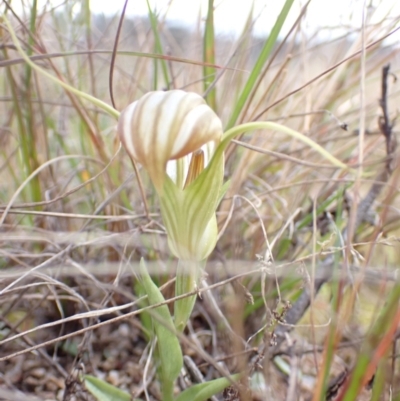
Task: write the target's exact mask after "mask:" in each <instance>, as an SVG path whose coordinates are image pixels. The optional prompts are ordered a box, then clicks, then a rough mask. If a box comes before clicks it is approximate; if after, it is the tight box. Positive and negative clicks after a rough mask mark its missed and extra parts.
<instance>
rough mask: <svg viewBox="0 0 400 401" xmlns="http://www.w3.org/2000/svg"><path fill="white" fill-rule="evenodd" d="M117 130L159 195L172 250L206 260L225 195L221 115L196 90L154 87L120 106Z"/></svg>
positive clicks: (188, 257)
mask: <svg viewBox="0 0 400 401" xmlns="http://www.w3.org/2000/svg"><path fill="white" fill-rule="evenodd" d="M118 134H119V137H120V140H121V142H122V144H123V145H124V147H125V148H126V150H127V152H128V153H129V155H130V156H131V157H132V159H134V160H135V161H136V162H138V163H140V164H141V165H142V166H143V167H144V168H145V169H146V170H147V172H148V174H149V176H150V179H151V180H152V182H153V184H154V187H155V189H156V191H157V193H158V195H159V197H160V204H161V213H162V217H163V221H164V225H165V227H166V230H167V234H168V243H169V246H170V249H171V251H172V253H173V254H174V255H175V256H176V257H178V258H179V259H181V260H186V261H201V260H204V259H206V258H207V256H209V254H210V253H211V252H212V250H213V249H214V247H215V243H216V240H217V234H218V232H217V221H216V216H215V211H216V208H217V206H218V202H219V200H220V199H221V196H222V195H223V185H222V183H223V172H224V161H223V152H219V153H218V154H216V153H215V150H216V149H217V147H218V144H219V143H220V142H221V139H222V134H223V130H222V123H221V120H220V119H219V118H218V116H217V115H216V114H215V113H214V111H213V110H212V109H211V108H210V107H209V106H207V104H206V102H205V101H204V99H203V98H202V97H201V96H199V95H198V94H196V93H190V92H184V91H181V90H171V91H168V92H162V91H156V92H149V93H147V94H146V95H144V96H143V97H142V98H140V99H139V100H137V101H136V102H134V103H132V104H130V105H129V106H128V107H127V108H126V109H125V110H123V111H122V113H121V116H120V118H119V122H118ZM214 156H217V157H214Z"/></svg>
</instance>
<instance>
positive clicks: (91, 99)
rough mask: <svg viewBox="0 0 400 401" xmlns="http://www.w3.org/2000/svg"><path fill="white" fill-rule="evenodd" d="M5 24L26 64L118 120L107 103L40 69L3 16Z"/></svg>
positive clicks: (115, 112)
mask: <svg viewBox="0 0 400 401" xmlns="http://www.w3.org/2000/svg"><path fill="white" fill-rule="evenodd" d="M3 22H4V24H5V25H6V26H7V29H8V32H9V34H10V36H11V39H12V41H13V43H14V45H15V47H16V48H17V50H18V53H19V54H20V55H21V57H22V58H23V59H24V60H25V62H26V63H27V64H28V65H29V66H30V67H31V68H33V69H34V70H35V71H37V72H39V73H40V74H42V75H44V76H45V77H47V78H49V79H50V80H51V81H53V82H55V83H57V84H58V85H60V86H62V87H63V88H64V89H66V90H67V91H69V92H71V93H73V94H74V95H76V96H79V97H81V98H82V99H86V100H88V101H89V102H91V103H93V104H94V105H95V106H97V107H99V108H100V109H103V110H104V111H105V112H106V113H108V114H109V115H111V116H113V117H115V118H118V117H119V115H120V113H119V111H117V110H115V109H114V108H113V107H111V106H109V105H108V104H107V103H105V102H102V101H101V100H99V99H97V98H96V97H94V96H91V95H88V94H87V93H85V92H82V91H80V90H78V89H75V88H74V87H73V86H71V85H68V84H67V83H65V82H63V81H62V80H61V79H58V78H56V77H54V76H53V75H51V74H49V73H48V72H47V71H45V70H44V69H43V68H40V67H39V66H38V65H36V64H35V63H34V62H33V61H32V60H31V59H30V58H29V56H28V55H27V54H26V53H25V52H24V50H23V49H22V47H21V45H20V43H19V41H18V38H17V36H16V34H15V32H14V30H13V28H12V26H11V24H10V22H9V21H8V19H7V17H6V16H5V15H4V16H3Z"/></svg>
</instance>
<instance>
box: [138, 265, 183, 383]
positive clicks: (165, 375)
mask: <svg viewBox="0 0 400 401" xmlns="http://www.w3.org/2000/svg"><path fill="white" fill-rule="evenodd" d="M140 279H141V282H142V284H143V287H144V289H145V291H146V294H147V297H148V300H149V304H150V305H156V304H159V303H162V302H164V301H165V299H164V297H163V295H162V294H161V291H160V290H159V288H158V287H157V286H156V285H155V284H154V283H153V281H152V279H151V277H150V275H149V273H148V272H147V269H146V266H145V263H144V260H143V258H142V259H141V260H140ZM149 313H150V314H151V316H152V320H153V324H154V330H155V333H156V337H157V348H158V353H159V358H160V363H161V374H162V382H163V384H164V386H167V384H168V385H170V384H171V383H172V382H173V381H174V380H175V379H176V378H177V377H178V376H179V373H180V371H181V369H182V366H183V358H182V350H181V347H180V344H179V341H178V337H177V336H176V334H175V326H174V323H173V321H172V317H171V314H170V313H169V310H168V306H167V305H162V306H159V307H157V308H155V309H153V310H150V311H149Z"/></svg>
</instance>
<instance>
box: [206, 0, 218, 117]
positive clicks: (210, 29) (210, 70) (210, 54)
mask: <svg viewBox="0 0 400 401" xmlns="http://www.w3.org/2000/svg"><path fill="white" fill-rule="evenodd" d="M203 61H204V67H203V88H204V92H206V91H207V90H208V88H209V86H210V85H211V84H212V82H213V80H214V78H215V72H216V70H215V68H214V67H210V66H209V65H210V64H214V63H215V34H214V0H208V12H207V19H206V27H205V31H204V44H203ZM206 101H207V103H208V105H209V106H210V107H211V108H212V109H213V110H214V111H217V100H216V89H215V87H214V88H213V89H211V90H210V91H209V92H208V93H207V96H206Z"/></svg>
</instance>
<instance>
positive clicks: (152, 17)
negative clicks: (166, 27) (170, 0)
mask: <svg viewBox="0 0 400 401" xmlns="http://www.w3.org/2000/svg"><path fill="white" fill-rule="evenodd" d="M147 9H148V13H149V19H150V24H151V29H152V30H153V34H154V39H155V44H154V47H155V49H154V50H155V53H156V54H160V55H163V54H164V52H163V48H162V44H161V38H160V34H159V32H158V22H157V16H156V14H155V13H154V12H153V10H152V9H151V6H150V3H149V1H148V0H147ZM160 60H161V61H160V63H161V69H162V73H163V76H164V81H165V85H166V87H167V89H169V83H170V82H171V80H170V77H169V74H168V67H167V63H166V62H165V59H163V58H161V59H160ZM153 82H154V83H153V85H154V87H153V89H154V90H158V89H159V88H158V61H157V59H155V60H154V81H153Z"/></svg>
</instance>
